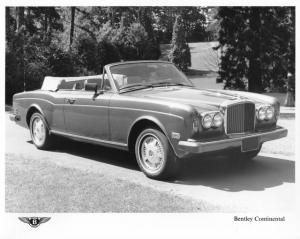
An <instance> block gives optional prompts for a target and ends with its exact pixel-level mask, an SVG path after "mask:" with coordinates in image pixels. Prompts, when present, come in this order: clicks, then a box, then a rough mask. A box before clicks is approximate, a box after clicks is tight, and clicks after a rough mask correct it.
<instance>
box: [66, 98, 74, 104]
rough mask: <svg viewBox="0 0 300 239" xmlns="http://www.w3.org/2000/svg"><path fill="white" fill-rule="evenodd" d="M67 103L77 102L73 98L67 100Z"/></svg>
mask: <svg viewBox="0 0 300 239" xmlns="http://www.w3.org/2000/svg"><path fill="white" fill-rule="evenodd" d="M67 101H68V103H69V104H74V103H75V101H76V100H75V99H73V98H70V99H67Z"/></svg>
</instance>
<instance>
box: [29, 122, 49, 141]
mask: <svg viewBox="0 0 300 239" xmlns="http://www.w3.org/2000/svg"><path fill="white" fill-rule="evenodd" d="M45 137H46V130H45V125H44V122H43V121H42V120H41V118H39V117H36V118H35V119H34V120H33V122H32V139H33V141H34V143H35V144H37V145H42V144H43V142H44V140H45Z"/></svg>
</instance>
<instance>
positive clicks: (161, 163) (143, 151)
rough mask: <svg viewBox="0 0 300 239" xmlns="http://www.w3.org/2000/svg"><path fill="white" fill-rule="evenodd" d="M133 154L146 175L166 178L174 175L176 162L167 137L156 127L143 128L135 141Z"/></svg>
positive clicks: (154, 177)
mask: <svg viewBox="0 0 300 239" xmlns="http://www.w3.org/2000/svg"><path fill="white" fill-rule="evenodd" d="M135 156H136V160H137V163H138V165H139V167H140V169H141V170H142V171H143V172H144V173H145V174H146V176H147V177H149V178H153V179H167V178H171V177H173V176H175V175H176V173H177V171H178V168H177V166H178V164H177V163H176V156H175V154H174V151H173V149H172V147H171V145H170V143H169V141H168V139H167V137H166V136H165V135H164V134H163V133H162V132H161V131H159V130H157V129H152V128H149V129H145V130H144V131H142V132H141V133H140V135H139V136H138V138H137V140H136V143H135Z"/></svg>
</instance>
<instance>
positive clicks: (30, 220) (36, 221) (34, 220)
mask: <svg viewBox="0 0 300 239" xmlns="http://www.w3.org/2000/svg"><path fill="white" fill-rule="evenodd" d="M19 219H20V221H22V222H24V223H27V224H29V225H30V226H31V227H38V226H39V225H41V223H45V222H48V221H49V220H50V219H51V217H19Z"/></svg>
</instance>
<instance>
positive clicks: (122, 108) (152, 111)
mask: <svg viewBox="0 0 300 239" xmlns="http://www.w3.org/2000/svg"><path fill="white" fill-rule="evenodd" d="M110 109H120V110H137V111H142V112H151V113H158V114H162V115H168V116H173V117H177V118H179V119H182V120H184V118H183V117H181V116H179V115H174V114H170V113H165V112H161V111H155V110H144V109H134V108H127V107H110Z"/></svg>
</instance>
